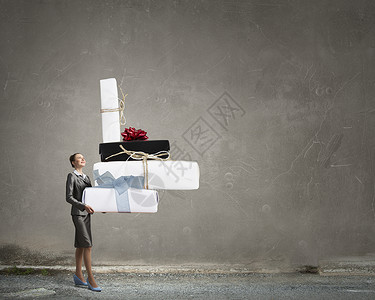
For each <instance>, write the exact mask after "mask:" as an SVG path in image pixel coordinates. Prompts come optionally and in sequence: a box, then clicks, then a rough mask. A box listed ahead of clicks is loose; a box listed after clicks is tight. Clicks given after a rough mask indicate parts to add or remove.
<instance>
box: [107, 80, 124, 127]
mask: <svg viewBox="0 0 375 300" xmlns="http://www.w3.org/2000/svg"><path fill="white" fill-rule="evenodd" d="M118 87H119V89H120V91H121V94H122V99H120V98H117V99H118V100H120V103H119V107H117V108H102V109H101V110H100V113H102V114H103V113H106V112H116V111H119V112H120V124H121V125H125V124H126V118H125V115H124V110H125V97H126V96H127V95H128V94H126V95H124V93H123V92H122V89H121V87H120V86H118Z"/></svg>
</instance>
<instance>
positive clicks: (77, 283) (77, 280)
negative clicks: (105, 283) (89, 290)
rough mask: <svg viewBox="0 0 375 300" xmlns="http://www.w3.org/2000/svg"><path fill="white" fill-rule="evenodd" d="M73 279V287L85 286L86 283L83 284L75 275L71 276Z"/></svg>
mask: <svg viewBox="0 0 375 300" xmlns="http://www.w3.org/2000/svg"><path fill="white" fill-rule="evenodd" d="M73 279H74V284H75V285H81V286H87V282H83V281H82V280H81V279H79V278H78V276H77V275H76V274H74V275H73Z"/></svg>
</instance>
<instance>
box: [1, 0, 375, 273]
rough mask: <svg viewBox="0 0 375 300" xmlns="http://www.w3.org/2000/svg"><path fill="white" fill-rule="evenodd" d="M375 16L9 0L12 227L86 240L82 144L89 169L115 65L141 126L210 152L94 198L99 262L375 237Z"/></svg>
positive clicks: (295, 8) (58, 247) (5, 126)
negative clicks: (137, 205) (156, 181)
mask: <svg viewBox="0 0 375 300" xmlns="http://www.w3.org/2000/svg"><path fill="white" fill-rule="evenodd" d="M374 20H375V6H374V4H373V1H351V0H341V1H329V0H326V1H297V0H296V1H293V0H291V1H282V0H265V1H257V0H256V1H255V0H249V1H243V0H240V1H209V0H207V1H152V0H151V1H146V0H144V1H136V0H134V1H126V0H123V1H110V0H108V1H99V0H98V1H84V0H78V1H77V0H74V1H73V0H71V1H51V0H40V1H32V0H27V1H26V0H25V1H14V0H1V1H0V24H1V30H0V40H1V44H0V86H1V88H0V101H1V102H0V103H1V110H0V112H1V121H0V122H1V124H0V134H1V155H2V159H1V164H0V169H1V171H2V172H1V175H0V192H1V193H0V194H1V198H0V204H1V205H0V213H1V218H0V243H1V244H2V245H15V246H19V247H22V248H25V249H31V250H35V251H49V252H50V253H52V254H56V255H61V254H63V255H72V254H73V250H74V249H73V238H74V231H73V224H72V222H71V218H70V215H69V213H70V207H69V204H67V203H66V202H65V180H66V175H67V173H68V172H70V171H71V168H70V166H69V162H68V156H69V155H70V154H72V153H74V152H77V151H78V152H81V153H83V154H84V155H85V156H86V158H87V161H88V164H87V167H86V173H88V174H89V175H91V171H92V165H93V164H94V163H95V162H98V161H99V154H98V144H99V143H100V142H101V119H100V118H101V117H100V114H99V109H100V98H99V80H100V79H102V78H109V77H115V78H117V80H118V82H119V83H120V84H121V86H122V88H123V90H124V91H125V92H126V93H128V96H127V98H126V100H127V102H126V111H125V113H126V117H127V126H132V127H136V128H142V129H144V130H146V131H148V136H149V137H150V139H152V140H155V139H169V140H170V142H171V144H172V150H171V151H172V157H173V158H174V159H179V158H180V159H181V158H182V157H185V158H186V157H191V159H192V160H195V161H198V163H199V166H200V170H201V178H200V188H199V190H196V191H160V198H161V201H160V205H159V212H158V213H156V214H134V215H133V214H95V215H94V216H93V222H92V224H93V225H92V227H93V236H94V252H93V255H94V261H95V262H96V263H99V262H106V263H117V264H131V263H144V264H179V263H215V264H216V263H235V264H246V265H247V266H248V267H252V266H255V265H257V264H258V265H259V264H263V265H279V266H288V265H298V264H300V265H301V264H316V263H317V261H318V260H319V259H320V258H323V257H329V256H339V255H365V254H366V253H369V252H373V251H374V250H373V249H374V246H375V235H374V233H375V232H374V231H375V230H374V228H375V227H374V221H375V208H374V199H375V195H374V175H375V174H374V173H375V171H374V167H375V165H374V156H375V153H374V147H375V136H374V128H375V127H374V125H375V124H374V122H375V118H374V105H375V104H374V96H375V90H374V89H375V86H374V83H375V71H374V70H375V69H374V58H375V26H374V25H375V24H374V22H375V21H374ZM228 108H229V109H228ZM220 110H221V113H225V114H226V115H227V116H226V117H223V115H222V114H220ZM199 129H200V130H201V131H200V132H199ZM192 132H193V134H191V133H192ZM7 249H11V248H7Z"/></svg>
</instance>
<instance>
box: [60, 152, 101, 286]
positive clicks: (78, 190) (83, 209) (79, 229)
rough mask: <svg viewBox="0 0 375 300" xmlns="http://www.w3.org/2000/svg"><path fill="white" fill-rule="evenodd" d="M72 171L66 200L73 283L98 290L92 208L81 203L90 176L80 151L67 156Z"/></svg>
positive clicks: (69, 176)
mask: <svg viewBox="0 0 375 300" xmlns="http://www.w3.org/2000/svg"><path fill="white" fill-rule="evenodd" d="M69 161H70V164H71V165H72V167H73V168H74V171H73V172H71V173H69V174H68V178H67V179H66V201H67V202H69V203H70V204H71V205H72V209H71V215H72V219H73V223H74V227H75V241H74V247H75V248H76V253H75V257H76V272H75V274H74V276H73V279H74V283H75V284H76V285H80V286H88V288H89V289H90V290H93V291H96V292H100V291H101V289H100V287H98V285H97V284H96V282H95V279H94V276H93V274H92V270H91V247H92V238H91V224H90V218H91V214H93V213H94V210H93V209H92V208H91V207H90V206H89V205H86V204H84V203H82V194H83V190H84V189H85V188H86V187H91V182H90V178H89V177H88V176H87V175H85V174H84V173H83V172H82V168H83V167H84V166H85V165H86V161H85V158H84V157H83V155H82V154H81V153H75V154H73V155H71V156H70V158H69ZM82 258H83V260H84V262H85V267H86V271H87V275H88V278H87V280H86V281H85V279H84V277H83V273H82Z"/></svg>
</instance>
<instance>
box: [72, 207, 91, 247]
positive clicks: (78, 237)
mask: <svg viewBox="0 0 375 300" xmlns="http://www.w3.org/2000/svg"><path fill="white" fill-rule="evenodd" d="M90 217H91V214H87V215H86V216H72V219H73V223H74V227H75V229H76V232H75V239H74V247H76V248H88V247H92V237H91V222H90V220H91V219H90Z"/></svg>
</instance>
